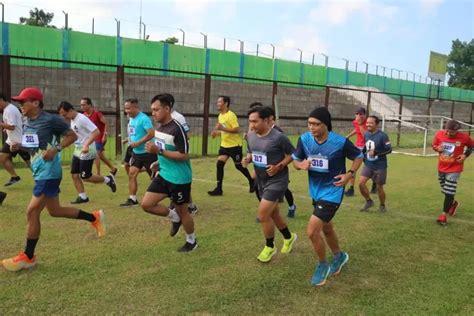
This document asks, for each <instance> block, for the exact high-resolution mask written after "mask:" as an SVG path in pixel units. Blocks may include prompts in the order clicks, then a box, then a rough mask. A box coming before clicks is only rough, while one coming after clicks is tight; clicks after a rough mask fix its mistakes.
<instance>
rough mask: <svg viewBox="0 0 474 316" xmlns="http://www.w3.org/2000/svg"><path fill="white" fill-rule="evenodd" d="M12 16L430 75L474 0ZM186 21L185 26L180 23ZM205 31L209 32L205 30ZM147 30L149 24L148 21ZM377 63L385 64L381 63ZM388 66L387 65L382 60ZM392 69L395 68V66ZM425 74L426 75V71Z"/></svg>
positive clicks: (139, 7)
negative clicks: (434, 58)
mask: <svg viewBox="0 0 474 316" xmlns="http://www.w3.org/2000/svg"><path fill="white" fill-rule="evenodd" d="M1 2H3V3H4V5H5V13H4V14H5V21H6V22H10V23H19V18H20V17H21V16H28V15H29V13H28V12H29V10H31V9H32V8H34V7H38V8H40V9H44V10H45V11H48V12H53V13H54V14H55V17H54V20H53V22H52V24H54V25H56V26H58V27H62V26H64V14H63V12H62V11H64V12H67V13H68V17H69V27H72V28H73V30H75V31H81V32H88V33H90V32H92V18H94V32H95V33H97V34H103V35H116V32H117V26H116V25H117V24H116V21H115V19H118V20H120V35H121V36H122V37H130V38H139V36H140V28H139V25H140V23H139V21H140V16H141V19H142V21H143V23H144V24H145V25H146V34H147V35H148V36H149V40H156V41H158V40H162V39H165V38H167V37H171V36H175V37H177V38H178V39H179V41H180V42H179V44H182V37H183V32H184V34H185V45H187V46H194V47H203V46H204V35H203V34H205V35H206V36H207V45H208V47H211V48H218V49H223V48H224V39H225V45H226V50H232V51H239V49H240V43H241V42H243V46H244V52H245V53H246V54H252V55H256V54H257V45H258V54H259V56H266V57H271V56H272V54H273V47H272V46H271V45H273V46H275V57H276V58H282V59H288V60H294V61H299V60H300V58H301V59H302V62H304V63H312V62H313V55H314V62H315V63H316V64H320V65H324V60H325V59H324V55H328V56H329V59H328V60H329V66H331V67H338V68H344V67H345V65H346V61H345V60H348V61H349V69H350V70H355V69H356V67H357V70H358V71H362V72H363V71H365V67H366V65H365V63H368V64H369V66H368V70H369V72H370V73H376V71H377V69H378V74H380V75H381V74H382V72H383V69H384V68H383V67H386V68H385V71H386V73H385V74H386V75H387V76H390V75H391V74H392V75H393V77H395V78H396V77H398V76H399V75H400V76H401V77H402V78H406V77H407V76H408V78H409V79H410V80H411V79H412V78H413V76H414V75H413V73H415V74H416V76H415V79H416V80H417V81H419V80H420V79H421V81H422V82H424V80H425V78H426V76H427V72H428V63H429V54H430V51H435V52H439V53H442V54H448V53H449V52H450V50H451V45H452V41H453V40H455V39H460V40H462V41H470V40H471V39H472V38H473V35H474V1H472V0H471V1H467V0H412V1H409V0H398V1H384V0H379V1H377V0H337V1H330V0H325V1H315V0H313V1H306V0H281V1H277V0H253V1H250V0H214V1H210V0H175V1H170V0H167V1H165V0H155V1H151V0H142V1H140V0H134V1H132V0H111V1H105V0H82V1H76V0H68V1H64V0H42V1H30V0H15V1H11V0H2V1H1ZM179 29H181V30H182V31H180V30H179ZM201 33H202V34H201ZM142 36H143V29H142ZM323 54H324V55H323ZM377 65H378V67H377ZM382 66H383V67H382ZM391 69H393V70H391ZM420 76H421V77H420Z"/></svg>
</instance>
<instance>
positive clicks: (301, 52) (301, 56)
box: [297, 48, 303, 64]
mask: <svg viewBox="0 0 474 316" xmlns="http://www.w3.org/2000/svg"><path fill="white" fill-rule="evenodd" d="M297 50H298V51H299V52H300V64H301V63H302V62H303V51H302V50H301V49H299V48H297Z"/></svg>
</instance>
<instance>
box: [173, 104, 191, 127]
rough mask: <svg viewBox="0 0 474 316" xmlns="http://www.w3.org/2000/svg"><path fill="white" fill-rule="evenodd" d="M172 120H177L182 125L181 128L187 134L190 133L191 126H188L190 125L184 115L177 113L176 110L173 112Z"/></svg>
mask: <svg viewBox="0 0 474 316" xmlns="http://www.w3.org/2000/svg"><path fill="white" fill-rule="evenodd" d="M171 118H173V120H176V121H178V123H179V124H181V126H182V127H183V129H184V131H185V132H186V133H188V132H189V130H190V129H189V126H188V123H187V122H186V119H185V118H184V116H183V114H181V113H179V112H177V111H176V110H175V111H173V112H171Z"/></svg>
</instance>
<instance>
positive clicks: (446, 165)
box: [432, 120, 474, 226]
mask: <svg viewBox="0 0 474 316" xmlns="http://www.w3.org/2000/svg"><path fill="white" fill-rule="evenodd" d="M460 128H461V124H459V122H458V121H456V120H449V121H448V122H447V123H446V126H445V129H444V130H440V131H438V132H436V134H435V136H434V139H433V143H432V148H433V150H434V151H436V152H438V153H439V156H438V180H439V183H440V185H441V192H442V193H443V194H444V205H443V211H442V212H441V214H440V215H439V217H438V220H437V222H438V224H440V225H443V226H444V225H446V224H447V223H448V220H447V215H451V216H454V215H456V212H457V209H458V208H459V205H460V203H459V202H458V201H456V200H455V199H454V196H455V195H456V189H457V185H458V181H459V178H460V177H461V173H462V172H463V170H464V161H465V160H466V158H467V157H469V155H470V154H471V153H472V148H473V147H474V140H473V139H472V138H471V137H470V136H469V135H467V134H465V133H461V132H459V129H460Z"/></svg>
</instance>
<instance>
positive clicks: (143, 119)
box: [128, 112, 153, 154]
mask: <svg viewBox="0 0 474 316" xmlns="http://www.w3.org/2000/svg"><path fill="white" fill-rule="evenodd" d="M150 128H153V123H152V122H151V120H150V118H149V117H148V116H147V115H146V114H145V113H143V112H140V113H138V115H137V116H135V117H131V118H130V120H129V121H128V139H129V140H130V143H134V142H137V141H139V140H140V139H142V138H143V137H144V136H145V135H146V134H148V130H149V129H150ZM133 152H134V153H135V154H145V153H146V151H145V144H141V145H140V146H138V147H135V148H133Z"/></svg>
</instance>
